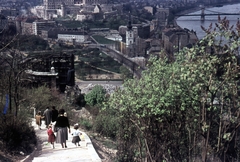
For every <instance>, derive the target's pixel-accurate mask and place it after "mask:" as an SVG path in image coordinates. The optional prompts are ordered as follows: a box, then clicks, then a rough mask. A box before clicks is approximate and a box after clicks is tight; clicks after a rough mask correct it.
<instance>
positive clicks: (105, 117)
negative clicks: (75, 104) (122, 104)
mask: <svg viewBox="0 0 240 162" xmlns="http://www.w3.org/2000/svg"><path fill="white" fill-rule="evenodd" d="M93 129H94V130H95V131H96V132H98V133H100V134H101V135H103V136H106V137H111V138H113V139H114V138H115V137H116V135H117V130H118V118H116V116H115V115H109V114H107V113H104V112H100V113H99V114H98V116H97V117H96V119H95V121H94V123H93Z"/></svg>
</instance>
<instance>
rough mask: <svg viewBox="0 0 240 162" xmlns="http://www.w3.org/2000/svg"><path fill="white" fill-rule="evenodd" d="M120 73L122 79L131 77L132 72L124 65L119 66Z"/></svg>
mask: <svg viewBox="0 0 240 162" xmlns="http://www.w3.org/2000/svg"><path fill="white" fill-rule="evenodd" d="M120 74H121V78H122V79H123V80H126V79H132V78H133V74H132V73H131V72H130V71H129V70H128V69H127V68H126V67H125V66H120Z"/></svg>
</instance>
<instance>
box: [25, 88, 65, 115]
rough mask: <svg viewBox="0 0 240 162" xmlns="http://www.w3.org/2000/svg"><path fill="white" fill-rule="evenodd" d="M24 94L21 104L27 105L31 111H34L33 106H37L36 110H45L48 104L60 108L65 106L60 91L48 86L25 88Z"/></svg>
mask: <svg viewBox="0 0 240 162" xmlns="http://www.w3.org/2000/svg"><path fill="white" fill-rule="evenodd" d="M23 94H24V101H23V102H22V103H21V106H22V107H25V108H26V107H27V108H28V111H29V113H30V112H33V110H32V109H31V107H35V108H36V111H41V112H43V111H44V110H45V109H46V107H47V106H48V107H51V106H56V108H58V109H59V108H62V106H64V104H63V102H64V101H63V100H62V99H61V98H60V94H59V92H57V91H51V89H49V88H48V87H47V86H41V87H38V88H32V89H25V91H24V92H23ZM63 108H64V107H63Z"/></svg>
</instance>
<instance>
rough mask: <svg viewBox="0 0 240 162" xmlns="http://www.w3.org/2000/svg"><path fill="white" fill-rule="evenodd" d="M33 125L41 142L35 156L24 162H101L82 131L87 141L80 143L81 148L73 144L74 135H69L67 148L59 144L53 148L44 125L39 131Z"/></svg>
mask: <svg viewBox="0 0 240 162" xmlns="http://www.w3.org/2000/svg"><path fill="white" fill-rule="evenodd" d="M32 124H33V126H34V128H35V131H36V134H37V136H38V138H39V141H41V142H40V144H39V147H38V149H37V150H36V151H35V153H34V155H32V156H33V157H29V158H26V159H25V160H24V162H30V161H32V162H46V161H51V162H59V161H61V162H101V159H100V157H99V156H98V154H97V153H96V151H95V149H94V147H93V145H92V142H91V140H90V138H89V137H88V136H87V134H86V133H84V132H82V131H81V132H82V134H83V135H84V138H85V140H83V141H81V142H80V146H75V145H74V144H73V143H72V135H71V134H68V141H67V148H62V146H61V144H59V143H55V144H54V145H55V148H52V145H51V144H49V143H48V142H47V139H48V135H47V129H46V128H44V125H43V126H42V129H41V130H39V129H38V128H37V126H36V124H35V121H34V120H33V122H32ZM73 131H74V129H73V128H71V132H73Z"/></svg>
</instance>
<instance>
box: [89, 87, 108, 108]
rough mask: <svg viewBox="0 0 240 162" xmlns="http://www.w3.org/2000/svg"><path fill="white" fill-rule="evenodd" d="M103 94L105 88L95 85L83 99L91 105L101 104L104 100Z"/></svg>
mask: <svg viewBox="0 0 240 162" xmlns="http://www.w3.org/2000/svg"><path fill="white" fill-rule="evenodd" d="M105 94H106V91H105V89H104V88H103V87H102V86H100V85H96V86H95V87H93V89H92V90H91V92H89V93H88V94H86V95H85V101H86V102H87V104H89V105H91V106H94V105H97V104H101V103H102V102H103V101H104V100H105Z"/></svg>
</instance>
